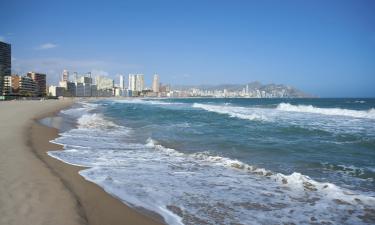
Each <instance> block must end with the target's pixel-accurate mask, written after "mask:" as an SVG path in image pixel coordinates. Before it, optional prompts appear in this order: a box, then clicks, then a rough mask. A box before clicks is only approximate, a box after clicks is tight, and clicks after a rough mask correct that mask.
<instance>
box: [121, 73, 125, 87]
mask: <svg viewBox="0 0 375 225" xmlns="http://www.w3.org/2000/svg"><path fill="white" fill-rule="evenodd" d="M120 89H121V90H124V89H125V79H124V76H123V75H120Z"/></svg>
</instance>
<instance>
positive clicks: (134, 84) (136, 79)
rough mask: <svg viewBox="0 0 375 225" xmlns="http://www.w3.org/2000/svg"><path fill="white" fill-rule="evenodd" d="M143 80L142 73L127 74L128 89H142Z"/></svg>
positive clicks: (143, 85)
mask: <svg viewBox="0 0 375 225" xmlns="http://www.w3.org/2000/svg"><path fill="white" fill-rule="evenodd" d="M144 87H145V81H144V76H143V74H129V84H128V90H130V91H139V92H141V91H143V89H144Z"/></svg>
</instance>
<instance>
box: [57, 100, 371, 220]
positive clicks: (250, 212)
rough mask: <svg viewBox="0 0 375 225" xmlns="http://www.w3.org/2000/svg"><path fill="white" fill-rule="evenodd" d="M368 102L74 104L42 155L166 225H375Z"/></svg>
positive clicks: (259, 101)
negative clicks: (55, 148) (68, 124)
mask: <svg viewBox="0 0 375 225" xmlns="http://www.w3.org/2000/svg"><path fill="white" fill-rule="evenodd" d="M374 108H375V99H211V98H210V99H204V98H202V99H142V100H141V99H129V100H101V101H97V102H90V103H80V104H77V105H76V106H75V107H74V108H72V109H69V110H65V111H63V112H62V113H61V115H62V116H63V117H64V118H65V119H66V120H73V121H75V122H76V124H77V125H76V127H74V128H73V129H67V130H64V131H62V133H61V135H62V136H61V137H60V138H57V139H56V140H54V142H56V143H59V144H63V145H65V151H62V152H50V155H51V156H52V157H56V158H58V159H60V160H63V161H65V162H67V163H70V164H75V165H82V166H87V167H90V169H87V170H84V171H81V175H82V176H84V177H85V178H86V179H88V180H90V181H92V182H95V183H97V184H98V185H100V186H102V187H103V188H104V189H105V190H106V191H107V192H109V193H111V194H113V195H115V196H117V197H118V198H120V199H121V200H122V201H124V203H126V204H128V205H130V206H133V207H136V208H145V209H148V210H152V211H155V212H157V213H159V214H161V215H162V216H163V217H164V218H165V220H166V221H167V222H168V223H169V224H280V223H297V224H310V223H324V222H327V223H332V224H373V223H375V218H374V216H373V215H374V214H375V198H374V196H375V180H374V179H375V110H374Z"/></svg>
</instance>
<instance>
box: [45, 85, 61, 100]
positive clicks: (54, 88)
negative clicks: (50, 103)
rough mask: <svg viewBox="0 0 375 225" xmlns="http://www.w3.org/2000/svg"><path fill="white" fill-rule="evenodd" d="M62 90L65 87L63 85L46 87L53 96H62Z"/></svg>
mask: <svg viewBox="0 0 375 225" xmlns="http://www.w3.org/2000/svg"><path fill="white" fill-rule="evenodd" d="M64 91H65V89H64V88H63V87H57V86H53V85H51V86H49V88H48V94H49V95H50V96H54V97H60V96H64Z"/></svg>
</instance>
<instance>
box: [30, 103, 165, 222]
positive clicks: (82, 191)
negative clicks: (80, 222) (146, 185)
mask: <svg viewBox="0 0 375 225" xmlns="http://www.w3.org/2000/svg"><path fill="white" fill-rule="evenodd" d="M72 105H73V104H72ZM72 105H70V106H68V107H66V108H69V107H71V106H72ZM61 110H62V109H59V110H57V111H54V112H50V113H46V114H44V115H41V116H39V117H37V118H35V119H34V121H33V123H32V124H31V129H30V142H31V149H32V151H33V152H34V153H35V154H36V155H37V156H38V157H40V159H41V160H42V161H43V162H44V163H46V165H48V167H49V168H50V169H51V171H53V173H54V174H56V175H57V176H58V177H59V178H60V179H61V181H62V183H63V184H64V185H65V186H66V187H67V189H68V190H69V191H70V192H71V193H72V194H73V195H74V197H75V198H76V199H77V201H78V205H79V207H80V209H81V210H82V213H84V218H85V220H87V223H88V224H93V225H96V224H97V225H102V224H106V225H111V224H113V225H116V224H124V225H133V224H137V225H138V224H139V225H154V224H155V225H158V224H164V223H162V222H161V221H163V218H162V217H161V216H159V215H157V214H153V213H152V212H149V213H147V212H146V213H144V214H143V213H141V212H139V211H137V210H136V209H133V208H131V207H129V206H127V205H126V204H125V203H124V202H122V201H121V200H120V199H118V198H116V197H115V196H112V195H110V194H109V193H107V192H106V191H105V190H104V189H102V188H101V187H100V186H98V185H97V184H95V183H92V182H90V181H88V180H86V179H85V178H84V177H82V176H81V175H79V173H78V172H79V171H80V170H83V169H86V167H82V166H77V165H71V164H68V163H65V162H62V161H60V160H58V159H56V158H54V157H51V156H49V155H48V154H47V152H48V151H51V150H63V146H61V145H58V144H54V143H51V142H50V141H51V140H53V139H55V138H57V137H58V136H59V130H58V129H56V128H52V127H48V126H45V125H43V124H41V123H40V122H39V120H40V119H43V118H46V117H52V116H56V115H57V114H58V113H59V112H60V111H61ZM40 133H43V134H44V135H43V136H39V134H40ZM98 202H100V203H99V204H98ZM145 214H150V215H145ZM158 217H159V218H158Z"/></svg>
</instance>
